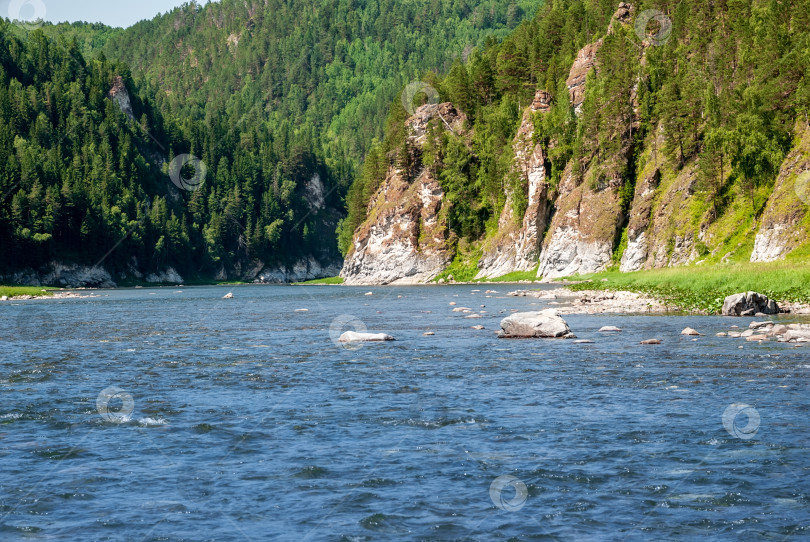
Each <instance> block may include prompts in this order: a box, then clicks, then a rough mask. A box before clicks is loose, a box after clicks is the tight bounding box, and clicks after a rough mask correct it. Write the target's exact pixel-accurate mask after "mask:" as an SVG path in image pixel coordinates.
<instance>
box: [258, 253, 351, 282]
mask: <svg viewBox="0 0 810 542" xmlns="http://www.w3.org/2000/svg"><path fill="white" fill-rule="evenodd" d="M256 267H259V268H260V269H261V270H260V271H253V272H250V271H249V272H248V274H247V275H245V277H244V278H245V280H252V281H253V282H254V283H264V284H286V283H290V282H303V281H307V280H315V279H322V278H327V277H334V276H337V274H338V273H340V263H338V262H331V263H325V262H322V261H320V260H318V259H316V258H314V257H312V256H309V257H307V258H302V259H300V260H298V261H296V262H294V263H293V264H292V265H282V264H276V265H272V266H264V264H262V263H261V262H258V265H257V266H256ZM256 267H254V270H255V269H256Z"/></svg>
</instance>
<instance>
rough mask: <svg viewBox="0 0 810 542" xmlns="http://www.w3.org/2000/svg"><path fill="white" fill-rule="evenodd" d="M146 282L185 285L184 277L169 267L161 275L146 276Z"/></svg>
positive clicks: (151, 274)
mask: <svg viewBox="0 0 810 542" xmlns="http://www.w3.org/2000/svg"><path fill="white" fill-rule="evenodd" d="M146 282H150V283H153V284H183V277H181V276H180V273H178V272H177V271H175V270H174V268H173V267H169V268H167V269H164V270H163V271H161V272H160V273H150V274H148V275H146Z"/></svg>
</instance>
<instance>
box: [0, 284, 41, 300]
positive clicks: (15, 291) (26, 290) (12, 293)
mask: <svg viewBox="0 0 810 542" xmlns="http://www.w3.org/2000/svg"><path fill="white" fill-rule="evenodd" d="M54 289H55V288H43V287H41V286H2V285H0V297H3V296H5V297H8V298H9V299H11V298H12V297H19V296H24V295H31V296H35V297H40V296H52V295H53V290H54Z"/></svg>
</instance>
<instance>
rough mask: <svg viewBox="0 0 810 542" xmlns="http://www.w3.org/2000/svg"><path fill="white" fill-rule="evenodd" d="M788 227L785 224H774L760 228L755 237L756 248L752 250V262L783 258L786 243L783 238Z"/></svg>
mask: <svg viewBox="0 0 810 542" xmlns="http://www.w3.org/2000/svg"><path fill="white" fill-rule="evenodd" d="M785 230H787V228H786V227H785V225H784V224H774V225H773V226H772V227H771V228H770V229H767V230H759V232H758V233H757V236H756V237H755V238H754V250H753V252H751V261H752V262H773V261H776V260H778V259H779V258H783V257H784V254H785V245H784V244H782V243H781V242H780V241H781V238H782V237H783V236H784V234H785Z"/></svg>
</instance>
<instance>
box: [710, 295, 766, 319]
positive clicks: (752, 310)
mask: <svg viewBox="0 0 810 542" xmlns="http://www.w3.org/2000/svg"><path fill="white" fill-rule="evenodd" d="M758 312H761V313H763V314H778V313H779V306H778V305H777V304H776V302H775V301H774V300H773V299H768V297H766V296H764V295H762V294H759V293H757V292H745V293H741V294H734V295H730V296H728V297H727V298H726V299H725V301H724V302H723V316H754V315H755V314H756V313H758Z"/></svg>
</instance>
